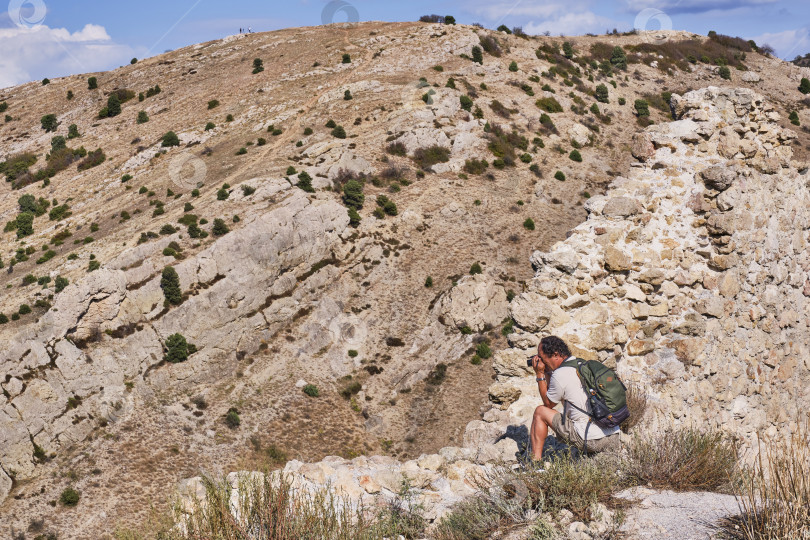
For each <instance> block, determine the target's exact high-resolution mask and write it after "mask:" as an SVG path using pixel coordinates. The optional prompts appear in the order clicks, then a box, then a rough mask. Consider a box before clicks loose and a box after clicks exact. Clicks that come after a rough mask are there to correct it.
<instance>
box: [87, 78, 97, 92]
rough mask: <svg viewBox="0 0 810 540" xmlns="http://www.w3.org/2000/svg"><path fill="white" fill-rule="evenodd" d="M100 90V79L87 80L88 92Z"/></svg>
mask: <svg viewBox="0 0 810 540" xmlns="http://www.w3.org/2000/svg"><path fill="white" fill-rule="evenodd" d="M96 88H98V79H96V78H95V77H90V78H88V79H87V89H88V90H95V89H96Z"/></svg>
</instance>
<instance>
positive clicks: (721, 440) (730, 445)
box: [625, 428, 738, 491]
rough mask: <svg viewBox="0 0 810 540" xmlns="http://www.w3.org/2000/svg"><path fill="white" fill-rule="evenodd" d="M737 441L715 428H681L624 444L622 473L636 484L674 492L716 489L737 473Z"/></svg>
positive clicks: (720, 487)
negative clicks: (625, 460)
mask: <svg viewBox="0 0 810 540" xmlns="http://www.w3.org/2000/svg"><path fill="white" fill-rule="evenodd" d="M737 449H738V446H737V442H736V441H735V440H734V439H732V438H730V437H729V436H728V435H726V434H724V433H721V432H718V431H701V430H698V429H696V428H680V429H677V430H670V431H667V432H663V433H658V434H649V435H647V436H645V437H644V438H642V437H641V436H639V435H637V436H636V437H634V439H633V441H632V443H630V444H629V445H628V446H627V452H628V453H627V456H628V457H627V463H626V465H625V472H626V474H627V475H628V477H629V479H630V480H631V481H633V482H637V483H638V485H649V486H651V487H653V488H660V489H672V490H675V491H718V490H721V489H727V488H728V487H730V481H731V479H732V478H734V476H735V474H736V472H737V458H738V452H737Z"/></svg>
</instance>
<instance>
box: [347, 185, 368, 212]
mask: <svg viewBox="0 0 810 540" xmlns="http://www.w3.org/2000/svg"><path fill="white" fill-rule="evenodd" d="M365 200H366V196H365V195H364V194H363V184H361V183H360V182H358V181H357V180H354V179H352V180H349V181H348V182H346V185H344V186H343V204H345V205H346V206H347V207H348V208H353V209H354V210H360V209H361V208H363V203H364V202H365Z"/></svg>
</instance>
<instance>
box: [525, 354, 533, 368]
mask: <svg viewBox="0 0 810 540" xmlns="http://www.w3.org/2000/svg"><path fill="white" fill-rule="evenodd" d="M533 358H534V356H530V357H529V359H528V360H526V365H527V366H529V367H534V363H533V362H532V359H533Z"/></svg>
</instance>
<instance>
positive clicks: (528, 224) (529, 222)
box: [523, 218, 534, 231]
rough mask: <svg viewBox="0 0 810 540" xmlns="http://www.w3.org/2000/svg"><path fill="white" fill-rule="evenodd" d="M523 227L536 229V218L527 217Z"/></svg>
mask: <svg viewBox="0 0 810 540" xmlns="http://www.w3.org/2000/svg"><path fill="white" fill-rule="evenodd" d="M523 228H524V229H526V230H527V231H533V230H534V220H533V219H532V218H526V221H524V222H523Z"/></svg>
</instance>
